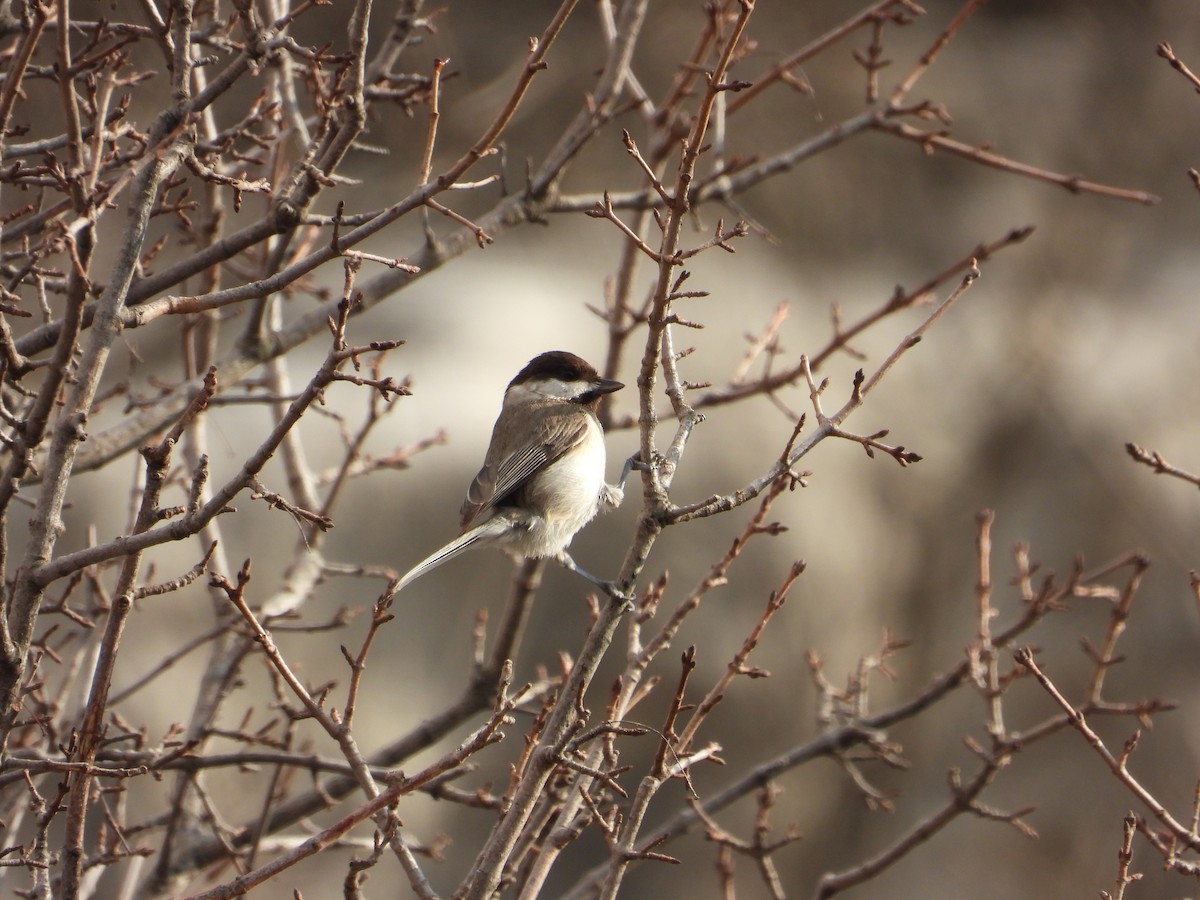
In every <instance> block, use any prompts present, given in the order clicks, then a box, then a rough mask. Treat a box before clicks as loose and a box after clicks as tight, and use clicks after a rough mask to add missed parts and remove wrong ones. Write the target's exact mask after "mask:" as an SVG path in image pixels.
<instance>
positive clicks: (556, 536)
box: [395, 350, 637, 599]
mask: <svg viewBox="0 0 1200 900" xmlns="http://www.w3.org/2000/svg"><path fill="white" fill-rule="evenodd" d="M624 386H625V385H624V384H622V383H621V382H619V381H615V380H613V379H611V378H603V377H601V376H600V374H599V373H598V372H597V371H596V370H595V369H594V368H593V367H592V366H591V365H590V364H589V363H587V362H586V361H585V360H583V359H582V358H580V357H578V356H576V355H575V354H574V353H569V352H567V351H565V350H551V351H548V352H546V353H542V354H539V355H538V356H535V357H534V358H533V359H531V360H530V361H529V363H528V364H527V365H526V366H525V367H524V368H523V369H521V371H520V372H518V373H517V375H516V377H515V378H513V380H512V381H510V382H509V384H508V387H507V388H506V389H505V391H504V402H503V405H502V407H501V410H500V415H499V417H498V418H497V419H496V424H495V426H494V427H493V429H492V439H491V443H490V445H489V446H488V449H487V454H486V455H485V456H484V460H483V467H482V468H480V470H479V474H478V475H476V476H475V479H474V480H473V481H472V482H471V485H470V487H469V488H468V489H467V498H466V500H465V501H464V502H463V505H462V509H461V511H460V517H461V521H460V525H461V528H462V532H461V533H460V534H459V536H458V537H456V538H455V539H454V540H452V541H450V543H448V544H446V545H445V546H444V547H441V548H440V549H438V550H437V551H435V552H434V553H432V554H430V555H429V556H428V557H426V558H425V559H423V560H421V562H419V563H417V564H416V565H415V566H413V567H412V568H411V569H410V570H409V571H408V572H407V573H406V574H405V575H404V576H403V577H402V578H401V579H400V580H399V582H398V583H397V586H396V589H395V590H396V592H399V591H401V590H403V589H404V588H405V587H406V586H408V585H409V584H411V583H412V582H413V581H415V580H416V579H417V578H419V577H421V576H422V575H424V574H425V573H426V572H429V571H430V570H431V569H435V568H437V567H438V566H440V565H442V563H445V562H448V561H450V560H452V559H454V558H455V557H457V556H458V555H460V554H461V553H463V552H465V551H467V550H469V549H471V548H473V547H483V546H493V547H497V548H499V549H501V550H504V551H506V552H507V553H508V554H509V555H510V556H513V557H516V558H518V559H529V558H541V557H549V558H553V559H555V560H556V561H557V562H559V563H560V564H561V565H563V566H564V567H566V568H568V569H570V570H571V571H573V572H575V573H576V574H578V575H580V576H582V577H583V578H585V579H587V580H588V581H590V582H592V583H593V584H595V585H597V586H598V587H600V588H602V589H603V590H604V591H605V592H607V593H608V594H610V595H611V596H613V597H617V598H621V599H626V598H625V596H624V595H623V594H621V592H620V591H619V590H618V589H617V588H616V586H615V585H614V584H613V583H612V582H610V581H604V580H602V579H600V578H597V577H596V576H594V575H592V574H590V573H588V572H587V571H585V570H583V569H581V568H580V567H579V566H578V565H576V564H575V561H574V560H573V559H571V557H570V555H569V554H568V553H567V545H568V544H570V542H571V539H572V538H573V537H574V536H575V535H576V533H577V532H578V531H579V530H580V529H581V528H583V527H584V526H585V525H587V524H588V522H590V521H591V520H592V519H593V518H595V516H596V514H597V513H598V512H600V511H601V510H608V509H613V508H615V507H617V506H619V505H620V503H621V500H622V499H623V498H624V486H625V481H626V479H627V478H628V475H629V472H630V470H631V469H632V468H634V466H635V465H637V462H636V454H634V456H632V457H630V459H629V460H628V461H627V462H626V464H625V469H624V471H623V472H622V474H621V480H620V481H619V482H618V483H617V484H615V485H613V484H608V483H606V482H605V480H604V472H605V465H606V460H605V451H604V429H603V428H602V427H601V425H600V420H599V419H598V418H597V417H596V410H597V408H598V407H599V405H600V400H601V399H602V398H603V397H604V396H605V395H607V394H611V393H613V392H614V391H619V390H620V389H621V388H623V387H624Z"/></svg>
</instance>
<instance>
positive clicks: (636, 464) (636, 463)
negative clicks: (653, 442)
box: [617, 451, 650, 491]
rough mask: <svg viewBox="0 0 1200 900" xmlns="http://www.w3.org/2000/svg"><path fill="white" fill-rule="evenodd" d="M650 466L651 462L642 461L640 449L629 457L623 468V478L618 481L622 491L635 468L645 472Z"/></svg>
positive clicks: (618, 487) (618, 486) (619, 488)
mask: <svg viewBox="0 0 1200 900" xmlns="http://www.w3.org/2000/svg"><path fill="white" fill-rule="evenodd" d="M649 468H650V464H649V463H644V462H642V458H641V453H640V451H639V452H638V453H634V454H633V455H632V456H630V457H629V459H627V460H625V467H624V468H623V469H621V480H620V481H618V482H617V489H618V490H621V491H623V490H625V482H626V481H628V480H629V473H630V472H632V471H633V470H634V469H637V470H638V471H639V472H645V471H646V470H647V469H649Z"/></svg>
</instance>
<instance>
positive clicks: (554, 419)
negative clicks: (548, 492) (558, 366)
mask: <svg viewBox="0 0 1200 900" xmlns="http://www.w3.org/2000/svg"><path fill="white" fill-rule="evenodd" d="M533 424H534V427H533V428H532V429H531V430H530V433H529V439H528V440H527V441H526V442H525V443H523V444H522V445H521V446H520V447H519V448H518V449H516V450H515V451H513V452H511V453H509V454H508V455H507V456H503V457H502V456H501V455H500V453H494V452H493V451H495V450H496V442H495V439H494V438H493V442H492V447H491V448H489V450H488V455H487V458H486V459H485V460H484V461H483V468H482V469H480V470H479V474H478V475H476V476H475V480H474V481H472V482H471V486H470V487H469V488H468V489H467V499H466V500H465V501H464V503H463V506H462V510H461V515H462V527H463V528H466V527H468V526H469V525H470V524H471V523H472V522H474V521H476V520H477V519H479V518H480V517H481V516H483V515H484V514H485V513H487V512H488V511H490V510H491V509H493V508H494V507H496V506H498V505H501V504H503V503H504V501H505V499H506V498H508V497H509V496H511V495H512V494H513V493H515V492H516V491H518V490H520V489H521V487H522V485H524V484H525V483H526V482H527V481H528V480H529V479H530V478H532V477H533V476H534V475H536V474H537V473H538V472H540V471H542V470H543V469H545V468H546V467H547V466H548V465H550V464H551V463H553V462H554V461H555V460H557V459H558V458H559V457H561V456H562V455H563V454H564V453H566V452H567V451H568V450H571V449H572V448H574V447H576V446H578V445H579V443H580V442H581V441H582V440H583V439H584V438H585V437H586V436H587V432H588V421H587V419H586V418H584V417H581V416H580V415H579V410H578V408H577V407H574V406H573V405H572V406H571V407H569V408H567V409H565V410H564V409H563V408H562V406H561V405H558V404H556V405H555V406H554V407H549V408H547V409H546V410H545V411H543V412H542V413H541V414H540V415H539V416H538V418H537V420H536V421H535V422H534V423H533ZM500 427H501V422H497V423H496V428H497V430H500ZM502 452H503V451H501V453H502ZM493 457H494V458H493Z"/></svg>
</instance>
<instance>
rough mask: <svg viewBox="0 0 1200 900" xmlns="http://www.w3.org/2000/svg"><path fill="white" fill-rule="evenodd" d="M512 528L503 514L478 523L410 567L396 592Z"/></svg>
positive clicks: (397, 586)
mask: <svg viewBox="0 0 1200 900" xmlns="http://www.w3.org/2000/svg"><path fill="white" fill-rule="evenodd" d="M511 528H512V524H511V523H510V522H509V521H507V520H506V519H505V518H504V517H503V516H497V517H496V518H493V519H489V520H488V521H486V522H484V523H483V524H481V525H476V526H475V527H474V528H472V529H471V530H469V531H465V532H463V533H462V534H460V535H459V536H458V537H456V538H455V539H454V540H452V541H451V542H450V543H448V544H447V545H446V546H445V547H442V548H441V549H440V550H438V551H437V552H436V553H433V554H431V555H430V556H428V557H426V558H425V559H423V560H421V561H420V562H419V563H417V564H416V565H415V566H413V567H412V568H411V569H409V570H408V572H406V573H405V574H404V577H403V578H401V579H400V582H399V584H397V585H396V592H397V593H399V592H400V591H402V590H404V588H405V587H407V586H408V585H409V584H411V583H412V582H414V581H416V580H417V579H418V578H420V577H421V576H422V575H424V574H425V573H426V572H428V571H430V570H432V569H436V568H437V567H438V566H440V565H441V564H442V563H444V562H449V561H450V560H452V559H454V557H456V556H458V555H459V554H460V553H463V552H464V551H466V550H470V549H471V548H472V547H475V546H479V545H482V544H488V543H491V542H492V541H493V540H494V539H495V538H497V537H499V536H500V535H501V534H503V533H504V532H506V531H508V530H510V529H511Z"/></svg>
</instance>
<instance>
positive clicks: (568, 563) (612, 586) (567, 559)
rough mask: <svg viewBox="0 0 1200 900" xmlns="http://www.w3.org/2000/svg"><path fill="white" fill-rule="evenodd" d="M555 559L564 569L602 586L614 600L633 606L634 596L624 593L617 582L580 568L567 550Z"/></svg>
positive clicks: (601, 588) (597, 585) (599, 586)
mask: <svg viewBox="0 0 1200 900" xmlns="http://www.w3.org/2000/svg"><path fill="white" fill-rule="evenodd" d="M555 559H556V560H558V563H559V565H561V566H562V567H563V568H564V569H570V570H571V571H572V572H574V573H575V574H576V575H578V576H580V577H581V578H585V579H587V580H588V581H590V582H591V583H592V584H594V585H595V586H596V587H598V588H600V590H602V591H604V593H606V594H608V596H610V597H612V598H613V599H614V600H620V601H621V602H622V603H623V604H624V605H625V606H627V607H629V608H630V609H632V608H633V597H631V596H630V595H629V594H626V593H624V592H623V591H622V590H621V589H620V588H619V587H617V585H616V582H613V581H605V580H604V579H603V578H597V577H596V576H595V575H593V574H592V573H591V572H589V571H587V570H586V569H581V568H579V566H578V565H577V564H576V563H575V560H573V559H571V555H570V554H569V553H567V551H565V550H563V551H562V552H561V553H559V554H558V556H556V557H555Z"/></svg>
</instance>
